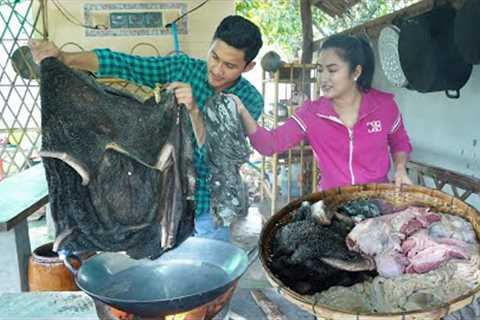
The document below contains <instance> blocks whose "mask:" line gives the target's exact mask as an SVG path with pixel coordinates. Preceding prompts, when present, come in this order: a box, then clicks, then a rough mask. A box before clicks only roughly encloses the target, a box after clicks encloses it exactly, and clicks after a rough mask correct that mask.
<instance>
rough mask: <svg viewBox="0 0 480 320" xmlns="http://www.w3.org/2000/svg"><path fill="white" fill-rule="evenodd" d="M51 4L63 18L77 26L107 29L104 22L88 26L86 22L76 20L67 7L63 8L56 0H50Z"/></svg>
mask: <svg viewBox="0 0 480 320" xmlns="http://www.w3.org/2000/svg"><path fill="white" fill-rule="evenodd" d="M51 1H52V3H53V5H54V6H55V7H56V8H57V9H58V11H60V13H61V14H62V15H63V16H64V17H65V19H66V20H67V21H68V22H70V23H72V24H74V25H77V26H80V27H83V28H86V29H93V30H107V29H108V27H107V26H106V25H104V24H97V25H95V26H89V25H86V24H83V23H81V22H80V21H78V20H77V18H75V16H74V15H73V14H71V13H70V12H69V11H68V10H67V9H65V8H64V7H62V5H60V3H58V2H57V1H56V0H51Z"/></svg>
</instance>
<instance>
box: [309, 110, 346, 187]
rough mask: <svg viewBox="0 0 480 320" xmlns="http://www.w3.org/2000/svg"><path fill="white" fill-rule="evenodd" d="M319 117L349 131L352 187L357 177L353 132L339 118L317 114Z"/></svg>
mask: <svg viewBox="0 0 480 320" xmlns="http://www.w3.org/2000/svg"><path fill="white" fill-rule="evenodd" d="M317 116H319V117H320V118H323V119H327V120H331V121H333V122H336V123H338V124H341V125H342V126H344V127H345V129H347V131H348V170H349V171H350V179H351V180H350V181H351V183H352V185H354V184H355V175H354V173H353V130H352V129H350V128H348V127H347V126H345V124H344V123H343V122H342V120H340V119H338V118H337V117H334V116H325V115H323V114H320V113H317Z"/></svg>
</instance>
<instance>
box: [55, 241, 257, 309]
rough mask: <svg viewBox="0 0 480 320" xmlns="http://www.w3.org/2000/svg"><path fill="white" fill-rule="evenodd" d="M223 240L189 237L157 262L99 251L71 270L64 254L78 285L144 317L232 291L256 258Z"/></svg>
mask: <svg viewBox="0 0 480 320" xmlns="http://www.w3.org/2000/svg"><path fill="white" fill-rule="evenodd" d="M257 254H258V250H257V248H254V249H253V250H252V251H250V252H249V253H248V254H247V253H246V252H245V251H244V250H242V249H240V248H238V247H236V246H234V245H232V244H230V243H227V242H223V241H218V240H212V239H204V238H198V237H190V238H188V239H187V240H185V241H184V242H183V243H182V244H181V245H179V246H178V247H177V248H175V249H174V250H171V251H168V252H166V253H164V254H163V255H162V256H160V257H159V258H158V259H156V260H147V259H142V260H134V259H132V258H130V257H129V256H127V255H125V254H122V253H110V252H106V253H100V254H97V255H95V256H93V257H92V258H90V259H88V260H86V261H84V262H83V263H82V264H81V266H80V268H78V269H75V268H74V267H73V266H72V263H71V260H72V259H76V260H79V259H78V257H76V256H74V255H70V256H68V257H65V258H64V262H65V264H66V266H67V267H68V268H69V269H70V270H71V271H72V272H73V273H74V275H75V282H76V284H77V285H78V287H79V288H80V289H81V290H82V291H84V292H85V293H87V294H88V295H90V296H91V297H93V298H95V299H98V300H100V301H102V302H104V303H106V304H108V305H110V306H112V307H115V308H117V309H120V310H123V311H125V312H128V313H132V314H135V315H137V316H143V317H158V316H165V315H170V314H176V313H180V312H185V311H188V310H191V309H194V308H196V307H198V306H201V305H203V304H205V303H207V302H210V301H212V300H213V299H215V298H216V297H218V296H220V295H221V294H223V293H225V292H226V291H227V290H228V289H230V288H231V287H232V286H233V285H234V284H235V283H236V280H238V279H239V278H240V277H241V276H242V275H243V273H245V271H246V270H247V269H248V267H249V266H250V264H251V263H252V262H253V261H255V259H256V258H257Z"/></svg>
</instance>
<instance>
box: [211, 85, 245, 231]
mask: <svg viewBox="0 0 480 320" xmlns="http://www.w3.org/2000/svg"><path fill="white" fill-rule="evenodd" d="M237 103H239V101H238V98H237V97H236V96H233V95H226V94H217V95H214V96H212V97H211V98H210V99H209V100H208V101H207V103H206V105H205V114H204V120H205V127H206V133H207V137H206V141H205V144H206V150H207V156H206V157H207V164H208V167H209V170H210V174H209V177H208V183H209V186H210V191H211V195H212V197H211V198H212V201H211V203H212V209H213V213H214V217H215V218H216V219H215V220H216V222H217V224H220V225H223V226H229V225H230V224H231V223H232V221H233V220H234V218H235V217H237V216H246V215H247V213H248V191H247V188H246V186H245V184H244V183H243V182H242V179H241V176H240V167H241V166H242V164H244V163H245V162H247V161H248V157H249V156H250V148H249V146H248V143H247V140H246V137H245V130H244V129H243V125H242V121H241V119H240V116H239V114H238V111H237V105H236V104H237Z"/></svg>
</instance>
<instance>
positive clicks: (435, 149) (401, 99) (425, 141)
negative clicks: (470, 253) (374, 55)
mask: <svg viewBox="0 0 480 320" xmlns="http://www.w3.org/2000/svg"><path fill="white" fill-rule="evenodd" d="M374 87H376V88H379V89H382V90H385V91H389V92H392V93H394V94H395V97H396V101H397V103H398V104H399V107H400V110H401V112H402V114H403V117H404V122H405V126H406V128H407V130H408V133H409V136H410V139H411V142H412V146H413V152H412V156H411V158H412V160H416V161H419V162H423V163H426V164H429V165H434V166H437V167H441V168H444V169H448V170H452V171H456V172H459V173H462V174H465V175H468V176H473V177H475V178H480V65H475V66H474V67H473V71H472V74H471V76H470V79H469V80H468V81H467V83H466V84H465V86H464V87H463V88H462V89H461V90H460V98H459V99H450V98H448V97H447V96H446V95H445V93H444V92H432V93H420V92H417V91H413V90H408V89H406V88H398V87H394V86H393V85H391V84H390V82H388V80H387V79H386V77H385V75H384V73H383V70H382V67H381V65H380V63H379V61H378V59H377V63H376V71H375V78H374ZM446 191H448V190H446ZM469 202H470V203H471V204H473V205H474V206H476V207H477V208H480V200H479V197H478V196H472V198H471V199H469Z"/></svg>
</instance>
